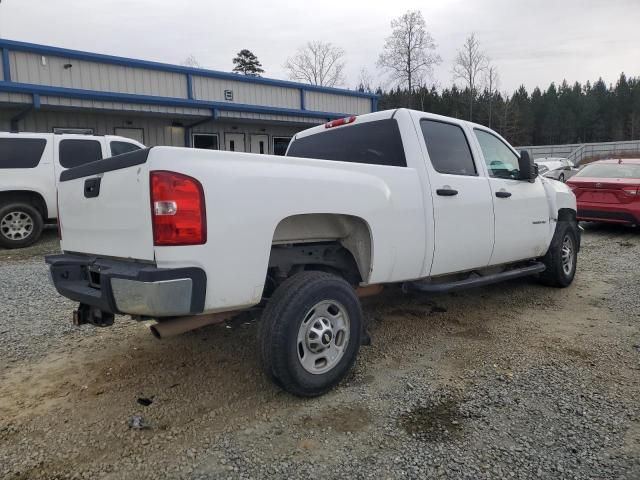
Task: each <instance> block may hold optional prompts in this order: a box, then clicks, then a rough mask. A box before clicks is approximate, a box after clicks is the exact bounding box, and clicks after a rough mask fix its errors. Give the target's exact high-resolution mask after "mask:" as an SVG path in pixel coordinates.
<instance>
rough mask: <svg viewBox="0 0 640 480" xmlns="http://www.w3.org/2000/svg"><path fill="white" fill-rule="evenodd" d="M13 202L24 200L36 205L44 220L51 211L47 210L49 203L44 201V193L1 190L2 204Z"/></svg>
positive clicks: (0, 201) (0, 198) (0, 200)
mask: <svg viewBox="0 0 640 480" xmlns="http://www.w3.org/2000/svg"><path fill="white" fill-rule="evenodd" d="M13 202H24V203H28V204H29V205H32V206H34V207H35V208H36V209H37V210H38V211H39V212H40V215H42V219H43V220H45V221H46V220H47V219H48V218H49V217H48V215H49V212H48V211H47V203H46V202H45V201H44V198H43V197H42V195H40V194H39V193H37V192H31V191H28V190H9V191H7V192H0V205H5V204H8V203H13Z"/></svg>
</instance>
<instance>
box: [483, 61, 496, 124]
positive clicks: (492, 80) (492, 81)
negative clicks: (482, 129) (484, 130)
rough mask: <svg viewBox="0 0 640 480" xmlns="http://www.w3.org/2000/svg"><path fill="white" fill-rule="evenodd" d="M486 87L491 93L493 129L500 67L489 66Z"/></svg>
mask: <svg viewBox="0 0 640 480" xmlns="http://www.w3.org/2000/svg"><path fill="white" fill-rule="evenodd" d="M484 81H485V85H486V86H487V91H488V92H489V128H491V119H492V114H493V97H494V95H495V94H496V92H497V91H498V88H499V86H500V75H498V67H496V66H495V65H493V64H489V66H488V67H487V69H486V70H485V75H484Z"/></svg>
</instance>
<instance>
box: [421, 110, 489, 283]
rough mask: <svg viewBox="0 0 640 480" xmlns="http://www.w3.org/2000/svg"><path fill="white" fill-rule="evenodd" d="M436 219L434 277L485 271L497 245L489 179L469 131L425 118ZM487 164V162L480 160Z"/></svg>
mask: <svg viewBox="0 0 640 480" xmlns="http://www.w3.org/2000/svg"><path fill="white" fill-rule="evenodd" d="M420 130H421V132H422V135H423V137H424V142H425V147H426V153H427V155H426V168H427V172H428V174H429V179H430V183H431V189H432V192H431V196H432V200H433V216H434V230H435V235H434V237H435V238H434V252H433V262H432V264H431V270H430V275H431V276H434V275H441V274H445V273H453V272H461V271H465V270H473V269H475V268H479V267H485V266H487V265H488V263H489V259H490V257H491V249H492V247H493V206H492V204H491V191H490V188H489V182H488V179H487V178H486V177H484V176H482V175H480V173H479V172H482V169H480V168H479V164H478V163H477V160H476V159H474V157H473V154H472V152H471V148H470V147H469V139H468V138H467V133H465V131H464V130H463V128H462V127H461V126H460V125H458V124H455V123H448V122H443V121H440V120H432V119H426V118H423V119H421V120H420ZM480 161H481V160H480Z"/></svg>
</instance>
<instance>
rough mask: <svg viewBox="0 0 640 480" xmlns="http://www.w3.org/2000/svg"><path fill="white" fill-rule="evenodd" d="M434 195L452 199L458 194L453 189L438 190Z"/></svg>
mask: <svg viewBox="0 0 640 480" xmlns="http://www.w3.org/2000/svg"><path fill="white" fill-rule="evenodd" d="M436 193H437V194H438V195H440V196H441V197H453V196H454V195H457V194H458V190H454V189H453V188H439V189H437V190H436Z"/></svg>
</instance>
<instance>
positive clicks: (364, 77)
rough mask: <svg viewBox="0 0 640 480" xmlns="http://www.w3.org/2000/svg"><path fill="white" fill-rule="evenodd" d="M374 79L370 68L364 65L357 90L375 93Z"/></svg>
mask: <svg viewBox="0 0 640 480" xmlns="http://www.w3.org/2000/svg"><path fill="white" fill-rule="evenodd" d="M372 84H373V79H372V77H371V74H370V73H369V70H367V69H366V68H365V67H362V68H361V69H360V76H359V78H358V85H357V86H356V90H358V91H359V92H367V93H373V86H372Z"/></svg>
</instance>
